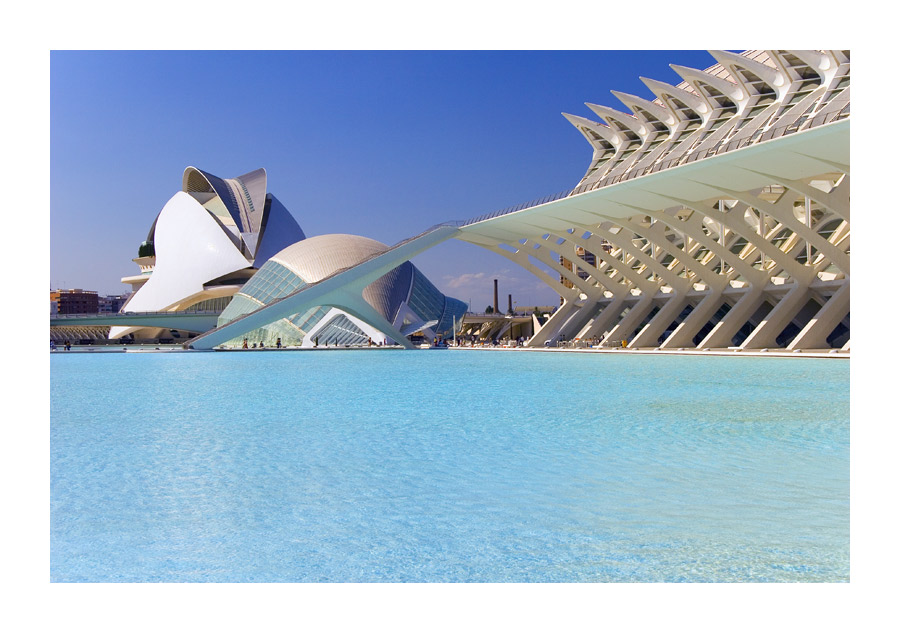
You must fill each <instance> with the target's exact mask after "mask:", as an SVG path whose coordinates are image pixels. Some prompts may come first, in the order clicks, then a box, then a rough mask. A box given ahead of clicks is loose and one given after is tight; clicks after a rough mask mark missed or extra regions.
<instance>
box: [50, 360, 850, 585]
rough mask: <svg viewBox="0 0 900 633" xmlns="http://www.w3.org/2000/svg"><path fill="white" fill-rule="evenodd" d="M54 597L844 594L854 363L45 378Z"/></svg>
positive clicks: (365, 368)
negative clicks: (571, 591)
mask: <svg viewBox="0 0 900 633" xmlns="http://www.w3.org/2000/svg"><path fill="white" fill-rule="evenodd" d="M50 363H51V406H50V409H51V416H50V424H51V434H50V440H51V443H50V451H51V456H50V457H51V459H50V465H51V490H50V492H51V495H50V502H51V522H50V549H51V556H50V577H51V580H53V581H58V582H68V581H75V582H93V581H100V582H111V581H112V582H114V581H128V582H140V581H151V582H160V581H161V582H196V581H216V582H242V581H252V582H273V581H289V582H384V581H388V582H399V581H413V582H557V581H561V582H611V581H613V582H614V581H628V582H641V581H666V582H675V581H704V582H705V581H720V582H721V581H741V582H743V581H816V582H818V581H831V582H833V581H847V580H849V542H850V541H849V501H850V494H849V443H850V435H849V431H850V429H849V418H850V414H849V362H847V361H844V360H837V359H790V358H788V359H783V358H722V357H685V356H646V355H643V356H635V355H626V354H621V355H618V354H564V353H540V352H525V353H523V352H492V351H457V350H452V351H450V350H448V351H417V352H405V351H388V350H377V351H376V350H371V351H370V350H361V351H320V352H274V351H273V352H250V353H243V352H237V353H168V354H162V353H160V354H70V355H66V354H54V355H52V356H51V359H50Z"/></svg>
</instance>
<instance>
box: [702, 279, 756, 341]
mask: <svg viewBox="0 0 900 633" xmlns="http://www.w3.org/2000/svg"><path fill="white" fill-rule="evenodd" d="M762 301H763V292H762V290H761V289H760V288H751V289H750V290H749V291H747V292H746V293H745V294H744V296H743V297H741V298H740V299H738V301H737V303H735V304H734V305H733V306H731V310H729V311H728V314H726V315H725V316H724V317H723V318H722V320H721V321H719V322H718V323H716V324H715V325H714V326H713V329H712V330H710V332H709V334H707V335H706V337H704V339H703V340H702V341H700V345H698V346H697V347H700V348H704V347H720V348H721V347H730V346H731V339H732V337H733V336H734V335H735V334H737V331H738V330H740V329H741V326H743V325H744V323H746V322H747V319H749V318H750V317H751V316H753V313H754V312H756V310H757V308H759V306H760V304H762ZM720 305H721V304H720Z"/></svg>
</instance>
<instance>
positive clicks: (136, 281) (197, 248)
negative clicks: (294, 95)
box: [109, 167, 305, 339]
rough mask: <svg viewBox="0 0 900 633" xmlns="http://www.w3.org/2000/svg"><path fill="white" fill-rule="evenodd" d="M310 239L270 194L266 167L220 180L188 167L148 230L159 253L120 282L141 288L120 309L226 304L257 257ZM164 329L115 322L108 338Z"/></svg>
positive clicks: (168, 309) (144, 259) (141, 262)
mask: <svg viewBox="0 0 900 633" xmlns="http://www.w3.org/2000/svg"><path fill="white" fill-rule="evenodd" d="M269 228H271V230H267V229H269ZM304 238H305V235H304V234H303V231H302V229H301V228H300V226H299V225H298V224H297V221H296V220H294V218H293V216H291V215H290V213H289V212H288V211H287V209H285V208H284V206H283V205H281V203H280V202H278V200H277V199H276V198H275V197H274V196H272V195H271V194H267V193H266V172H265V170H264V169H257V170H256V171H253V172H250V173H248V174H244V175H243V176H239V177H238V178H233V179H221V178H218V177H217V176H213V175H212V174H209V173H207V172H204V171H201V170H199V169H197V168H196V167H188V168H186V169H185V171H184V175H183V176H182V191H179V192H178V193H176V194H175V195H174V196H172V198H171V199H170V200H169V201H168V202H167V203H166V205H165V206H164V207H163V209H162V211H160V213H159V215H158V216H157V218H156V220H155V221H154V223H153V226H152V228H151V230H150V234H149V235H148V240H147V242H148V243H149V245H150V246H151V247H152V249H153V254H152V255H147V256H143V257H138V258H137V259H135V262H136V263H137V264H138V265H139V266H140V267H141V274H140V275H135V276H132V277H125V278H123V280H122V281H123V282H125V283H130V284H132V287H133V288H134V290H135V292H134V293H133V294H132V296H131V297H130V298H129V300H128V302H127V303H126V304H125V305H124V306H123V307H122V311H123V312H176V311H182V310H186V309H202V308H204V307H207V306H211V307H212V306H215V307H219V308H221V305H222V304H224V303H225V302H226V301H227V299H228V298H229V297H231V296H232V295H233V294H234V293H235V292H236V291H237V290H238V289H239V288H240V287H241V286H242V285H243V283H244V282H245V281H246V280H247V279H249V278H250V277H251V276H252V275H253V273H254V272H255V270H256V268H257V265H256V260H257V258H258V257H259V258H262V257H268V254H271V253H274V252H276V251H278V250H280V249H282V248H284V247H285V246H287V245H288V244H291V243H293V242H296V241H298V240H303V239H304ZM262 261H265V260H264V259H263V260H262ZM260 263H262V262H260ZM217 300H218V302H217V303H216V301H217ZM215 307H213V309H215ZM159 333H160V332H159V331H154V330H152V329H142V328H135V327H121V326H115V327H112V328H111V329H110V333H109V338H111V339H115V338H121V337H123V336H127V335H128V334H136V335H143V336H148V337H153V336H156V335H158V334H159Z"/></svg>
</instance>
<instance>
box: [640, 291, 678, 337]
mask: <svg viewBox="0 0 900 633" xmlns="http://www.w3.org/2000/svg"><path fill="white" fill-rule="evenodd" d="M687 303H688V299H687V297H686V296H684V295H683V294H680V293H672V295H670V296H669V298H668V299H667V300H666V304H665V305H664V306H663V307H662V308H660V309H659V312H657V313H656V316H654V317H653V318H652V319H651V320H650V323H648V324H647V325H646V326H645V327H644V328H643V329H642V330H641V331H640V332H638V335H637V336H635V337H634V340H633V341H631V342H630V343H629V345H628V346H629V347H656V346H657V341H659V336H660V335H661V334H662V333H663V332H665V331H666V328H667V327H668V326H669V324H670V323H671V322H672V321H674V320H675V317H677V316H678V315H679V314H681V311H682V310H684V308H685V306H686V305H687Z"/></svg>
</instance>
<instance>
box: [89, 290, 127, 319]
mask: <svg viewBox="0 0 900 633" xmlns="http://www.w3.org/2000/svg"><path fill="white" fill-rule="evenodd" d="M128 297H129V295H127V294H126V295H107V296H105V297H99V298H98V299H97V302H98V312H99V313H100V314H115V313H117V312H118V311H119V310H121V309H122V306H124V305H125V303H126V302H127V301H128Z"/></svg>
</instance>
